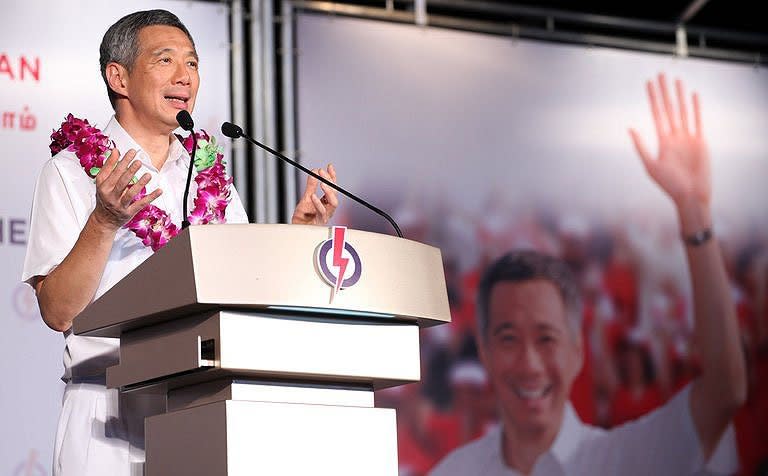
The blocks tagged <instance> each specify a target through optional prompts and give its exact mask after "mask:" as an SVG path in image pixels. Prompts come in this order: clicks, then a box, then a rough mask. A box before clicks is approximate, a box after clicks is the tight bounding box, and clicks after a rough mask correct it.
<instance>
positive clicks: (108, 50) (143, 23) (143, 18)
mask: <svg viewBox="0 0 768 476" xmlns="http://www.w3.org/2000/svg"><path fill="white" fill-rule="evenodd" d="M153 25H164V26H172V27H175V28H178V29H179V30H181V31H183V32H184V34H185V35H187V38H189V42H190V43H192V48H194V47H195V40H193V39H192V35H190V34H189V30H187V27H186V26H184V24H183V23H182V22H181V20H179V17H177V16H176V15H174V14H173V13H171V12H169V11H168V10H146V11H141V12H135V13H131V14H130V15H126V16H124V17H123V18H121V19H119V20H117V22H115V24H114V25H112V26H110V27H109V29H108V30H107V32H106V33H104V38H102V39H101V46H100V47H99V65H100V66H101V78H102V79H103V80H104V84H105V85H106V86H107V94H108V95H109V102H110V103H111V104H112V109H114V108H115V100H116V99H117V94H115V92H114V91H112V88H110V87H109V83H108V82H107V65H108V64H109V63H117V64H120V65H123V66H125V68H126V69H127V70H128V71H129V72H130V71H131V68H133V64H134V63H135V62H136V58H137V57H138V56H139V32H140V31H141V29H142V28H144V27H147V26H153Z"/></svg>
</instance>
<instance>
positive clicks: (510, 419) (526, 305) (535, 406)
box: [480, 279, 583, 434]
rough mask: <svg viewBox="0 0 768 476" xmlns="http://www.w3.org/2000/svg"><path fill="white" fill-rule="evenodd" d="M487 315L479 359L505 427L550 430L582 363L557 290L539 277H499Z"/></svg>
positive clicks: (554, 429)
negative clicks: (504, 278)
mask: <svg viewBox="0 0 768 476" xmlns="http://www.w3.org/2000/svg"><path fill="white" fill-rule="evenodd" d="M488 318H489V321H488V330H487V334H486V336H485V340H484V341H483V342H481V345H480V357H481V359H482V362H483V365H484V366H485V368H486V370H487V371H488V374H489V376H490V380H491V384H492V385H493V388H494V390H495V392H496V396H497V399H498V402H499V407H500V410H501V414H502V416H503V419H504V422H505V424H506V425H507V427H508V428H507V430H508V431H509V430H511V431H514V432H515V433H541V432H543V433H553V434H556V433H557V431H558V430H559V427H560V422H561V421H562V415H563V409H564V408H565V404H566V402H567V401H568V396H569V395H570V392H571V387H572V385H573V381H574V379H575V378H576V376H577V375H578V373H579V371H580V370H581V366H582V362H583V354H582V348H581V342H580V339H579V337H578V336H576V335H575V334H574V331H573V330H572V328H571V326H569V325H568V321H567V315H566V308H565V305H564V303H563V300H562V298H561V297H560V293H559V292H558V290H557V288H556V287H555V286H554V285H553V284H552V283H551V282H549V281H547V280H544V279H534V280H529V281H522V282H511V281H501V282H499V283H497V284H496V285H494V287H493V289H492V291H491V294H490V300H489V306H488Z"/></svg>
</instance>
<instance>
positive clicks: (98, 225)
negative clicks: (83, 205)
mask: <svg viewBox="0 0 768 476" xmlns="http://www.w3.org/2000/svg"><path fill="white" fill-rule="evenodd" d="M88 221H89V222H90V225H91V226H90V228H91V230H93V231H94V232H96V233H98V234H99V235H107V236H108V235H114V234H115V233H117V230H119V229H120V227H119V226H116V225H115V224H114V223H112V222H111V221H109V220H108V219H105V218H104V217H102V216H101V215H100V214H99V212H98V211H97V210H94V211H93V212H91V216H90V217H89V218H88Z"/></svg>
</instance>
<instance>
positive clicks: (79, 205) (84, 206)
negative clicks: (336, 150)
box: [21, 117, 248, 381]
mask: <svg viewBox="0 0 768 476" xmlns="http://www.w3.org/2000/svg"><path fill="white" fill-rule="evenodd" d="M103 132H104V134H106V135H107V136H108V137H109V138H110V139H112V140H113V141H114V143H115V145H116V147H117V149H118V150H119V151H120V154H121V156H124V155H125V154H126V153H127V152H128V151H129V150H130V149H134V150H136V151H137V153H136V159H137V160H140V161H141V163H142V166H141V169H140V170H139V171H138V172H137V173H136V177H141V176H142V175H143V174H144V173H149V174H151V175H152V179H151V180H150V182H149V184H147V192H148V193H149V192H152V191H153V190H154V189H156V188H160V189H162V190H163V194H162V195H160V197H158V198H157V199H156V200H155V201H154V202H153V204H154V205H156V206H158V207H160V208H162V209H163V210H165V211H166V212H168V214H169V215H170V217H171V219H172V220H173V222H174V223H175V224H176V226H181V221H182V215H183V207H182V201H183V200H182V198H183V196H184V186H185V184H186V179H187V170H188V166H189V161H190V158H189V154H188V153H187V151H186V150H185V149H184V147H183V146H182V144H181V143H180V142H179V141H178V140H176V139H175V138H174V140H173V141H172V142H171V147H170V150H169V153H168V159H167V160H166V162H165V164H164V165H163V167H162V169H161V170H159V171H158V170H157V169H156V168H155V167H154V166H153V165H152V161H151V159H150V157H149V155H148V154H147V153H146V152H144V151H143V150H142V149H141V146H139V145H138V144H137V143H136V141H134V140H133V139H132V138H131V136H130V135H128V133H127V132H126V131H125V129H123V128H122V126H120V124H119V123H118V122H117V120H116V119H115V117H112V119H111V120H110V121H109V123H108V124H107V126H106V127H105V128H104V129H103ZM196 185H197V184H196V183H195V182H194V180H193V181H192V184H191V189H190V193H189V208H188V209H189V210H191V209H192V207H193V205H192V201H193V200H194V197H195V193H196V190H197V187H196ZM95 206H96V184H95V182H94V180H93V179H91V178H90V177H88V175H87V174H86V173H85V171H84V170H83V168H82V166H81V165H80V162H79V160H78V158H77V157H76V156H75V154H74V153H73V152H68V151H66V150H64V151H62V152H60V153H58V154H57V155H56V156H55V157H53V158H52V159H50V160H49V161H48V162H46V163H45V165H43V169H42V171H41V172H40V176H39V177H38V180H37V185H36V187H35V195H34V200H33V202H32V213H31V218H30V229H29V240H28V244H27V254H26V257H25V259H24V271H23V273H22V278H21V279H22V280H23V281H25V282H27V283H30V284H32V283H31V281H32V278H34V277H35V276H47V275H48V273H50V272H51V271H52V270H53V268H55V267H56V266H58V265H59V263H61V261H62V260H63V259H64V258H65V257H66V256H67V254H69V252H70V250H72V247H73V246H74V244H75V242H76V241H77V239H78V237H79V236H80V232H81V230H82V229H83V227H84V226H85V222H86V221H87V220H88V217H89V216H90V214H91V212H92V211H93V209H94V207H95ZM226 219H227V223H248V216H247V215H246V213H245V209H244V208H243V204H242V202H241V201H240V197H239V196H238V194H237V191H235V189H234V187H232V194H231V201H230V203H229V205H228V207H227V211H226ZM151 255H152V249H151V248H150V247H146V246H144V245H143V244H142V243H141V240H139V239H138V238H137V237H136V236H135V235H134V234H133V232H132V231H130V230H127V229H124V228H121V229H120V230H119V231H118V232H117V234H116V236H115V241H114V244H113V245H112V251H111V252H110V255H109V259H108V261H107V264H106V267H105V268H104V273H103V275H102V278H101V281H100V282H99V286H98V289H97V290H96V294H95V296H94V299H98V298H99V296H101V295H102V294H104V293H105V292H106V291H107V290H109V289H110V288H111V287H112V286H114V285H115V284H116V283H117V282H118V281H120V280H121V279H122V278H123V277H125V276H126V275H127V274H128V273H130V272H131V271H132V270H133V269H135V268H136V267H137V266H138V265H140V264H141V263H142V262H144V260H146V259H147V258H149V257H150V256H151ZM137 298H140V297H138V296H137ZM64 336H65V341H66V347H65V349H64V375H63V377H62V379H63V380H64V381H69V380H71V379H72V378H73V377H77V378H88V377H94V376H101V375H103V374H104V371H105V369H106V368H107V367H110V366H112V365H116V364H117V363H118V361H119V359H118V339H110V338H100V337H81V336H76V335H74V334H72V332H71V330H69V331H67V332H65V333H64Z"/></svg>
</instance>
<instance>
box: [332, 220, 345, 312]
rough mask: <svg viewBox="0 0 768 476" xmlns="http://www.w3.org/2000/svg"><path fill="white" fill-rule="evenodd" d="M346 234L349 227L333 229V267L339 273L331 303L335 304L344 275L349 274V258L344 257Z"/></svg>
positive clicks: (335, 227)
mask: <svg viewBox="0 0 768 476" xmlns="http://www.w3.org/2000/svg"><path fill="white" fill-rule="evenodd" d="M346 233H347V227H345V226H334V227H333V241H332V246H333V267H334V268H336V269H338V273H336V285H335V286H334V287H333V293H332V294H331V302H333V298H334V297H335V296H336V293H338V292H339V291H340V290H341V284H342V283H343V282H344V274H345V273H346V272H347V265H348V264H349V258H344V257H342V253H343V252H344V245H345V244H346V241H345V238H346Z"/></svg>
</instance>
